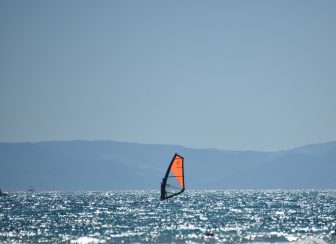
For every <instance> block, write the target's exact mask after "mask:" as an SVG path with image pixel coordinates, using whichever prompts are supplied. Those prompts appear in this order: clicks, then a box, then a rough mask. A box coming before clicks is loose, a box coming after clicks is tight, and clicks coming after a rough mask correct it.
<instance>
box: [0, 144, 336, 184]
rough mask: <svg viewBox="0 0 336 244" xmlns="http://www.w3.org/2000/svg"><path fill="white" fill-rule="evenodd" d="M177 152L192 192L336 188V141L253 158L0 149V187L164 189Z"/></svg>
mask: <svg viewBox="0 0 336 244" xmlns="http://www.w3.org/2000/svg"><path fill="white" fill-rule="evenodd" d="M175 152H177V153H180V154H181V155H183V156H184V158H185V174H186V181H185V182H186V187H187V188H189V189H233V188H234V189H255V188H258V189H260V188H261V189H265V188H267V189H274V188H286V189H288V188H296V189H297V188H336V180H335V179H336V177H335V172H336V142H329V143H323V144H315V145H307V146H304V147H299V148H295V149H292V150H288V151H280V152H254V151H223V150H213V149H191V148H186V147H182V146H171V145H145V144H137V143H125V142H115V141H64V142H60V141H57V142H39V143H0V188H1V189H3V190H6V191H15V190H24V191H25V190H27V189H28V188H29V187H30V186H33V187H34V188H35V189H36V190H38V191H41V190H120V189H159V185H160V181H161V178H162V177H163V174H164V173H165V171H166V168H167V166H168V164H169V162H170V160H171V158H172V156H173V155H174V153H175Z"/></svg>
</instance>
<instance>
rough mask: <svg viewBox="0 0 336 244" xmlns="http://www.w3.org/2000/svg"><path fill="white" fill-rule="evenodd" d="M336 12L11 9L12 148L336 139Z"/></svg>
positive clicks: (151, 1) (329, 0)
mask: <svg viewBox="0 0 336 244" xmlns="http://www.w3.org/2000/svg"><path fill="white" fill-rule="evenodd" d="M335 24H336V1H333V0H325V1H318V0H315V1H311V0H296V1H292V0H281V1H280V0H274V1H269V0H265V1H258V0H255V1H240V0H227V1H222V0H220V1H219V0H218V1H216V0H214V1H198V0H183V1H177V0H172V1H157V0H143V1H138V0H134V1H131V0H115V1H104V0H102V1H86V0H81V1H79V0H78V1H76V0H74V1H64V0H59V1H44V0H41V1H36V0H32V1H24V0H22V1H18V0H15V1H12V0H1V1H0V36H1V38H0V118H1V119H0V141H2V142H27V141H30V142H35V141H49V140H74V139H76V140H118V141H127V142H139V143H148V144H174V145H183V146H187V147H192V148H217V149H225V150H259V151H275V150H286V149H289V148H293V147H296V146H300V145H305V144H311V143H320V142H326V141H331V140H335V139H336V109H335V105H336V95H335V94H336V45H335V43H336V28H335Z"/></svg>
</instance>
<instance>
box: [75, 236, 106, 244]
mask: <svg viewBox="0 0 336 244" xmlns="http://www.w3.org/2000/svg"><path fill="white" fill-rule="evenodd" d="M70 243H76V244H77V243H78V244H96V243H106V241H105V240H99V239H96V238H92V237H87V236H83V237H79V238H78V239H76V240H71V241H70Z"/></svg>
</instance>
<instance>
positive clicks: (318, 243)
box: [294, 238, 327, 244]
mask: <svg viewBox="0 0 336 244" xmlns="http://www.w3.org/2000/svg"><path fill="white" fill-rule="evenodd" d="M294 243H295V244H326V243H327V242H325V241H324V240H322V239H319V238H307V239H303V240H299V241H296V242H294Z"/></svg>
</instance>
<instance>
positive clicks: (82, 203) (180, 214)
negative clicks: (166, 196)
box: [0, 190, 336, 243]
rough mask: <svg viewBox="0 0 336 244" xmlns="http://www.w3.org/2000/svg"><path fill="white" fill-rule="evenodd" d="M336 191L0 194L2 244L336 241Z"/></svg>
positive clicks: (0, 239)
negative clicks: (335, 235) (170, 194)
mask: <svg viewBox="0 0 336 244" xmlns="http://www.w3.org/2000/svg"><path fill="white" fill-rule="evenodd" d="M335 221H336V190H290V191H287V190H240V191H233V190H231V191H230V190H227V191H186V192H185V193H183V194H182V195H180V196H179V197H176V198H173V199H171V200H169V201H163V202H161V201H159V192H158V191H113V192H41V193H25V192H18V193H13V194H10V195H9V196H5V197H1V198H0V242H4V243H36V242H58V243H63V242H66V243H120V242H137V243H138V242H140V243H143V242H148V243H163V242H165V243H166V242H177V243H178V242H196V243H203V242H226V243H278V242H294V243H336V240H335V239H332V238H331V237H330V232H331V231H332V228H333V224H335Z"/></svg>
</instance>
